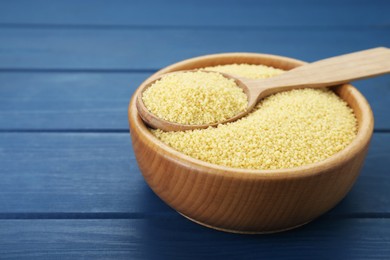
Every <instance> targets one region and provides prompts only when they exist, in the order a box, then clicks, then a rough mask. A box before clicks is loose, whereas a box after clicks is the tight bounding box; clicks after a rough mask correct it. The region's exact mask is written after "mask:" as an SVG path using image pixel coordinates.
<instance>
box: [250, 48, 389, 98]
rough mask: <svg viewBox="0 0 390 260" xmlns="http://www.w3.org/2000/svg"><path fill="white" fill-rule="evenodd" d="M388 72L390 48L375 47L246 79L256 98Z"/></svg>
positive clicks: (331, 84) (336, 83)
mask: <svg viewBox="0 0 390 260" xmlns="http://www.w3.org/2000/svg"><path fill="white" fill-rule="evenodd" d="M389 72H390V49H389V48H384V47H378V48H374V49H368V50H364V51H359V52H354V53H350V54H345V55H341V56H336V57H333V58H328V59H324V60H320V61H316V62H313V63H310V64H307V65H303V66H300V67H297V68H295V69H292V70H290V71H288V72H285V73H283V74H281V75H280V76H277V77H273V78H269V79H266V80H255V81H246V82H245V83H246V84H247V85H248V87H249V88H251V91H253V93H252V94H253V95H254V96H256V97H258V99H260V98H263V97H265V96H268V95H271V94H273V93H276V92H280V91H285V90H291V89H296V88H304V87H313V88H321V87H329V86H334V85H339V84H342V83H347V82H350V81H353V80H357V79H363V78H369V77H373V76H377V75H381V74H386V73H389Z"/></svg>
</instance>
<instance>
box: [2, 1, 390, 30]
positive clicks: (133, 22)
mask: <svg viewBox="0 0 390 260" xmlns="http://www.w3.org/2000/svg"><path fill="white" fill-rule="evenodd" d="M389 8H390V4H389V2H388V1H385V0H376V1H374V0H371V1H369V0H358V1H356V0H355V1H352V0H347V1H335V0H332V1H309V0H298V1H288V0H277V1H251V0H245V1H242V0H229V1H224V2H223V3H220V1H216V0H214V1H206V0H204V1H179V0H167V1H151V0H147V1H114V2H113V1H108V0H99V1H93V3H92V2H90V1H77V0H71V1H50V0H39V1H34V2H31V1H28V0H24V1H6V2H4V1H2V3H1V5H0V23H3V24H45V25H46V24H49V25H50V24H61V25H109V26H145V25H146V26H155V25H158V26H235V27H236V26H287V27H292V26H305V27H308V26H322V27H329V26H340V25H341V26H362V25H363V26H378V25H379V26H384V25H386V26H388V25H389V24H390V18H389V16H388V10H389ZM26 10H33V11H31V12H26Z"/></svg>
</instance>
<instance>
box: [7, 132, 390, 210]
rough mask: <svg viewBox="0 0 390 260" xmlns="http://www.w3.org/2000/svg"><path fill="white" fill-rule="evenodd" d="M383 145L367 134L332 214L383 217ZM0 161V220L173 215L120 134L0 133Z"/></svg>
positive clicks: (381, 136)
mask: <svg viewBox="0 0 390 260" xmlns="http://www.w3.org/2000/svg"><path fill="white" fill-rule="evenodd" d="M388 143H390V135H389V134H386V133H378V134H374V136H373V140H372V144H371V147H370V150H369V153H368V155H367V160H366V163H365V165H364V167H363V170H362V174H361V177H360V178H359V179H358V181H357V183H356V185H355V186H354V188H353V189H352V191H351V192H350V193H349V195H348V196H347V197H346V199H345V200H343V201H342V202H341V204H340V206H338V207H336V208H335V209H334V210H333V211H331V212H330V214H331V215H332V216H339V217H343V216H353V217H359V216H363V217H367V216H381V214H382V213H384V214H390V190H389V189H388V183H389V182H390V175H389V174H388V171H387V169H386V167H384V166H385V165H386V161H387V158H388V155H389V154H390V147H389V146H388ZM0 161H1V168H0V179H1V182H0V205H1V207H0V218H12V217H14V218H39V217H42V218H52V217H57V218H59V217H61V215H60V214H63V218H66V217H79V218H85V217H92V218H98V217H103V218H107V217H110V216H112V217H113V218H117V217H133V216H136V217H137V216H143V215H154V216H159V215H160V214H163V215H164V214H173V215H178V214H177V213H176V212H175V211H173V210H172V209H170V208H169V207H168V206H166V205H165V203H163V202H162V201H161V200H160V199H158V198H157V197H156V196H155V195H154V194H153V192H152V191H151V190H150V189H149V188H148V187H147V185H146V183H145V181H144V180H143V177H142V175H141V173H140V171H139V169H138V167H137V162H136V160H135V156H134V153H133V151H132V148H131V142H130V138H129V136H128V133H123V134H122V133H120V134H110V133H94V134H92V133H73V134H71V133H1V134H0ZM89 213H92V214H93V215H91V214H89Z"/></svg>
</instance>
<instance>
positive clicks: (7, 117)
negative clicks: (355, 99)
mask: <svg viewBox="0 0 390 260" xmlns="http://www.w3.org/2000/svg"><path fill="white" fill-rule="evenodd" d="M149 75H150V73H6V72H3V73H0V131H4V130H8V131H10V130H119V131H126V130H127V129H128V122H127V105H128V102H129V100H130V97H131V95H132V93H133V92H134V90H135V89H136V88H137V87H138V86H139V84H141V82H142V81H143V80H145V79H146V78H147V77H148V76H149ZM356 86H357V87H358V88H359V89H360V90H361V91H362V93H363V94H364V95H365V96H366V97H367V99H368V101H369V102H370V103H371V106H372V108H373V111H374V114H375V119H376V120H375V128H376V129H381V130H383V129H390V120H388V117H389V116H388V115H389V114H390V107H389V106H388V105H387V104H388V103H389V102H390V75H388V76H383V77H380V78H375V79H369V80H364V81H360V82H357V83H356Z"/></svg>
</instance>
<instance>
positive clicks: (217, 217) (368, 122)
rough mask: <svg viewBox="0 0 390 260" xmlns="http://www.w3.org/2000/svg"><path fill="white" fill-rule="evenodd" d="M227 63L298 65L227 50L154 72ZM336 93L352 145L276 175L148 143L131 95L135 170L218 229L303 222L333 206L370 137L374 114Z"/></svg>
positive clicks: (268, 228) (349, 91) (360, 100)
mask: <svg viewBox="0 0 390 260" xmlns="http://www.w3.org/2000/svg"><path fill="white" fill-rule="evenodd" d="M230 63H249V64H264V65H267V66H272V67H276V68H281V69H284V70H289V69H291V68H294V67H296V66H299V65H302V64H304V62H302V61H299V60H295V59H290V58H286V57H281V56H274V55H265V54H254V53H229V54H216V55H207V56H202V57H197V58H193V59H189V60H185V61H182V62H179V63H176V64H173V65H171V66H168V67H166V68H164V69H162V70H160V71H158V72H157V73H156V74H154V75H153V76H151V77H150V78H149V79H147V80H146V81H145V82H144V83H143V84H146V82H148V81H149V80H152V79H153V77H154V76H155V75H159V74H161V73H167V72H172V71H177V70H189V69H195V68H201V67H206V66H214V65H221V64H230ZM334 90H335V92H336V93H337V94H338V95H339V96H340V97H341V98H343V99H344V100H345V101H346V102H348V104H349V105H350V106H351V107H352V109H353V110H354V111H355V114H356V117H357V119H358V122H359V127H358V134H357V137H356V138H355V139H354V140H353V142H352V143H351V144H350V145H348V146H347V147H346V148H345V149H344V150H342V151H341V152H339V153H337V154H335V155H333V156H331V157H330V158H328V159H326V160H324V161H321V162H318V163H314V164H310V165H305V166H302V167H296V168H291V169H281V170H245V169H235V168H229V167H224V166H219V165H214V164H210V163H207V162H203V161H200V160H197V159H194V158H191V157H189V156H187V155H184V154H182V153H180V152H178V151H175V150H174V149H173V148H171V147H169V146H168V145H166V144H164V143H163V142H161V141H159V140H158V139H157V138H155V137H154V136H153V135H152V134H151V133H150V131H149V130H148V128H147V127H146V126H145V124H144V123H143V121H142V120H141V118H140V117H139V116H138V113H137V109H136V104H135V97H136V96H137V94H138V92H139V89H138V90H137V91H136V92H135V93H134V95H133V97H132V99H131V102H130V105H129V111H128V112H129V122H130V133H131V138H132V143H133V148H134V152H135V156H136V159H137V162H138V165H139V168H140V169H141V172H142V174H143V176H144V178H145V180H146V182H147V183H148V184H149V186H150V187H151V188H152V190H153V191H154V192H155V193H156V194H157V195H158V196H159V197H160V198H161V199H162V200H163V201H165V202H166V203H167V204H168V205H169V206H171V207H172V208H174V209H175V210H177V211H178V212H179V213H181V214H182V215H184V216H186V217H187V218H189V219H191V220H193V221H195V222H197V223H199V224H202V225H205V226H208V227H211V228H215V229H219V230H223V231H229V232H238V233H268V232H277V231H282V230H287V229H291V228H294V227H297V226H300V225H303V224H305V223H307V222H309V221H311V220H313V219H315V218H316V217H318V216H320V215H321V214H323V213H325V212H326V211H328V210H329V209H331V208H333V207H334V206H335V205H336V204H337V203H338V202H339V201H340V200H341V199H343V198H344V196H345V195H346V194H347V192H348V191H349V190H350V189H351V187H352V185H353V184H354V182H355V180H356V178H357V177H358V175H359V172H360V169H361V167H362V164H363V162H364V159H365V155H366V152H367V148H368V145H369V142H370V139H371V136H372V132H373V121H374V120H373V114H372V111H371V108H370V106H369V104H368V103H367V101H366V99H365V98H364V97H363V96H362V94H361V93H360V92H359V91H358V90H357V89H356V88H354V87H353V86H351V85H343V86H340V87H336V88H335V89H334Z"/></svg>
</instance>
